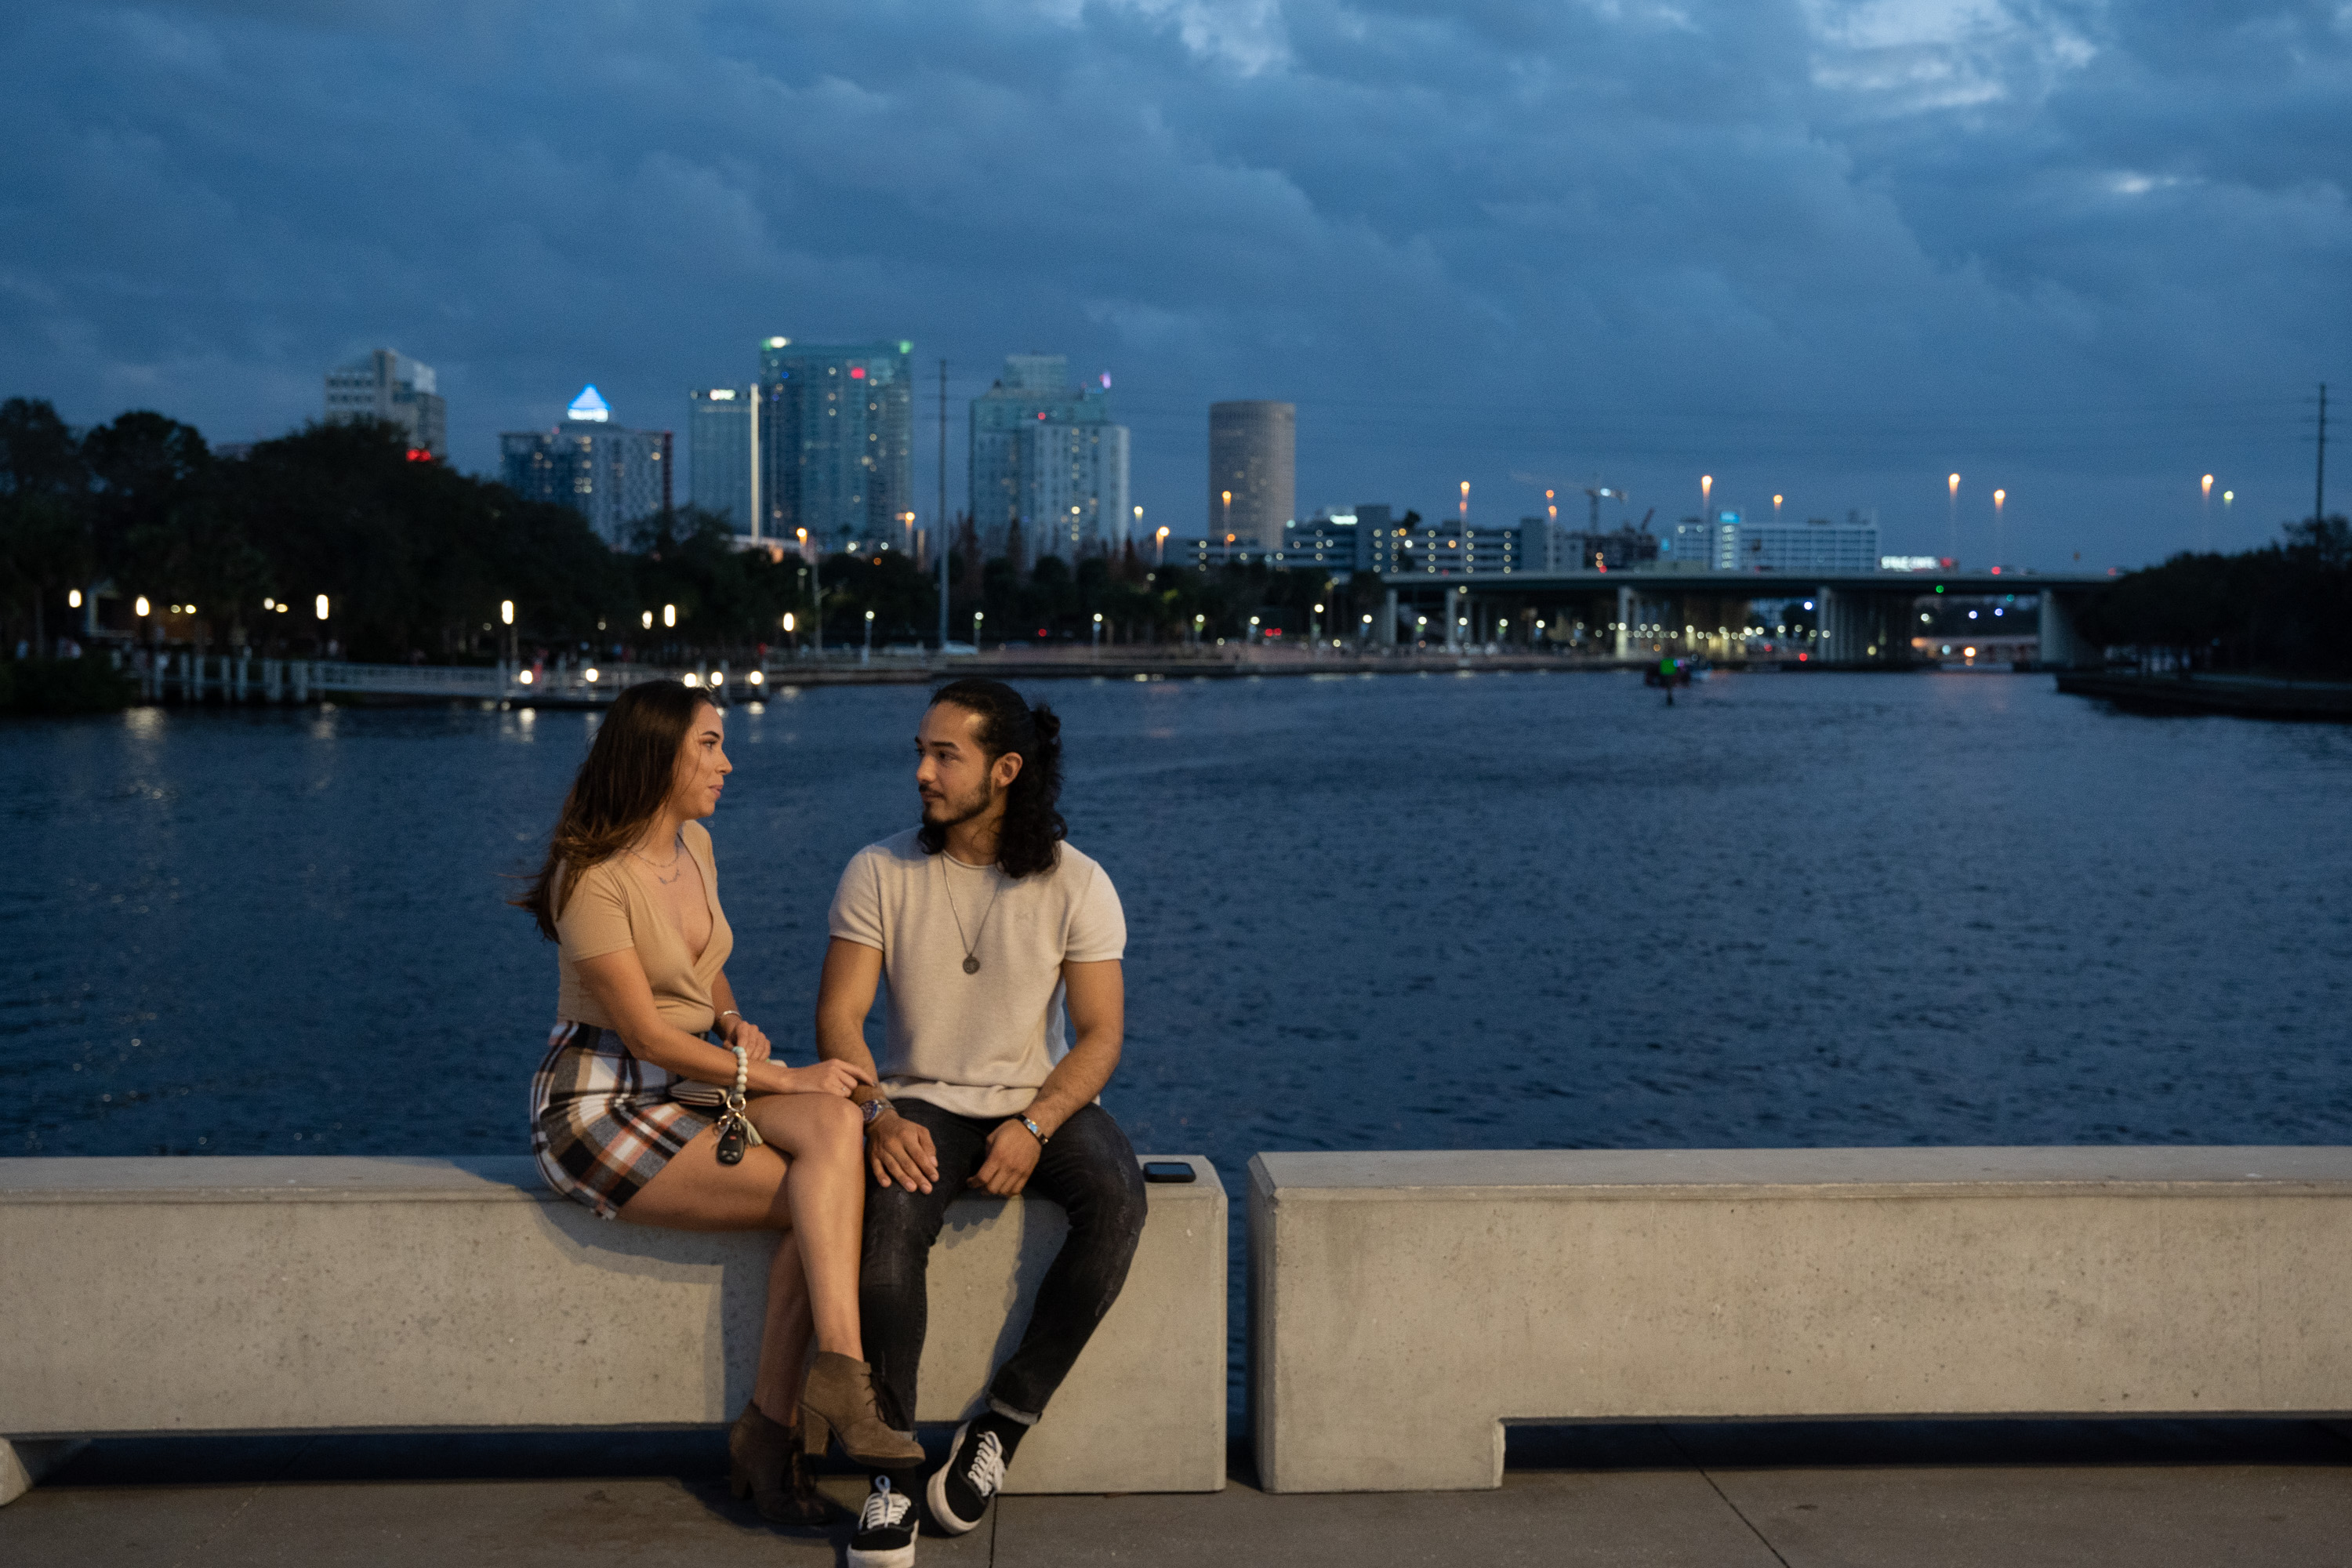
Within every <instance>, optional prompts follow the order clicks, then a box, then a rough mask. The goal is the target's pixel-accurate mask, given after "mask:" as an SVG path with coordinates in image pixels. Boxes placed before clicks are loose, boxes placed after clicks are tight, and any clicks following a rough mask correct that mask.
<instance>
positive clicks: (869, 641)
mask: <svg viewBox="0 0 2352 1568" xmlns="http://www.w3.org/2000/svg"><path fill="white" fill-rule="evenodd" d="M857 662H858V663H860V664H871V663H873V662H874V612H873V611H871V610H868V611H866V646H865V647H863V648H862V649H860V650H859V651H858V655H857Z"/></svg>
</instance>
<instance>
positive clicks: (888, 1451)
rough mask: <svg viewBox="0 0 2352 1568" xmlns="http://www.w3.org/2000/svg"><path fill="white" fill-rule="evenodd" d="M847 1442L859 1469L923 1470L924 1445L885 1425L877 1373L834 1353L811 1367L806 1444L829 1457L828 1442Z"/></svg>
mask: <svg viewBox="0 0 2352 1568" xmlns="http://www.w3.org/2000/svg"><path fill="white" fill-rule="evenodd" d="M834 1437H838V1438H840V1439H841V1449H842V1452H843V1453H845V1454H847V1455H848V1456H849V1458H850V1461H851V1462H852V1463H853V1464H858V1465H863V1466H865V1467H866V1468H867V1469H876V1470H878V1469H888V1468H894V1467H897V1466H900V1465H919V1464H920V1463H922V1460H923V1448H922V1445H921V1444H919V1443H918V1442H916V1441H915V1440H914V1439H913V1438H912V1437H902V1436H899V1435H898V1433H896V1432H893V1431H892V1430H891V1429H890V1428H889V1427H888V1426H886V1425H884V1423H883V1420H882V1413H881V1411H880V1409H879V1407H878V1406H877V1405H876V1404H875V1402H874V1369H873V1368H871V1367H869V1366H867V1365H866V1363H864V1362H862V1361H852V1360H850V1359H849V1358H848V1357H847V1356H845V1355H835V1353H834V1352H831V1351H819V1352H817V1353H816V1359H815V1360H814V1361H812V1362H811V1363H809V1373H808V1382H807V1384H804V1385H803V1388H802V1390H801V1442H802V1447H803V1448H804V1449H805V1450H806V1451H807V1452H809V1453H811V1454H822V1453H824V1449H825V1444H826V1442H827V1441H828V1440H829V1439H831V1438H834Z"/></svg>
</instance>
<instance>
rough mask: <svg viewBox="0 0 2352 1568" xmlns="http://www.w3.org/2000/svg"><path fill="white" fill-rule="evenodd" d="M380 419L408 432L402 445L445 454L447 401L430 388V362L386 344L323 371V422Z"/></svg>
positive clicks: (441, 458)
mask: <svg viewBox="0 0 2352 1568" xmlns="http://www.w3.org/2000/svg"><path fill="white" fill-rule="evenodd" d="M339 419H382V420H384V421H386V422H387V423H389V424H394V425H397V426H400V427H401V428H402V429H403V430H405V431H406V432H407V433H408V449H409V450H410V451H411V452H412V453H415V452H423V453H425V454H426V455H428V456H429V457H431V458H433V459H434V460H435V461H436V462H444V461H446V460H447V458H448V456H449V405H447V404H446V403H444V402H443V401H442V400H441V395H440V394H439V393H437V392H436V391H434V390H433V367H432V366H431V365H429V364H419V363H416V362H415V360H413V359H409V358H407V357H406V356H405V355H403V354H398V353H394V352H393V351H392V350H390V349H377V350H376V351H375V352H374V353H371V354H369V355H368V356H367V357H366V358H365V359H356V360H353V361H352V363H349V364H347V365H344V366H342V367H341V368H340V369H337V370H331V371H329V372H328V373H327V422H328V423H329V424H333V423H334V422H335V421H337V420H339Z"/></svg>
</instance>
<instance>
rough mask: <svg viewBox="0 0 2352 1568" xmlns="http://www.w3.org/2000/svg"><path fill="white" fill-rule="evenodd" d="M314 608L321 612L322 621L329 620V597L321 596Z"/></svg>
mask: <svg viewBox="0 0 2352 1568" xmlns="http://www.w3.org/2000/svg"><path fill="white" fill-rule="evenodd" d="M313 607H314V608H315V609H317V611H318V612H319V618H320V620H322V621H323V620H325V619H326V618H327V595H324V594H321V595H319V597H318V601H317V603H316V604H315V605H314V606H313Z"/></svg>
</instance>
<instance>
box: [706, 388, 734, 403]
mask: <svg viewBox="0 0 2352 1568" xmlns="http://www.w3.org/2000/svg"><path fill="white" fill-rule="evenodd" d="M703 396H705V397H708V398H709V399H710V401H711V402H713V403H732V402H734V401H735V389H734V388H733V387H731V386H714V387H712V388H711V389H710V390H709V392H706V393H704V394H703Z"/></svg>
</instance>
